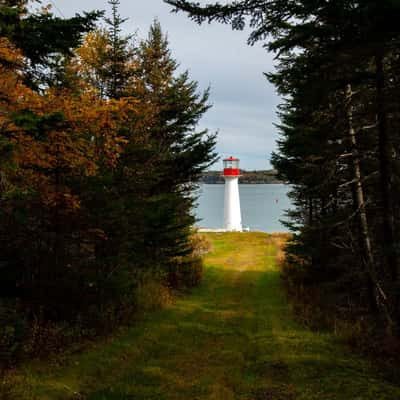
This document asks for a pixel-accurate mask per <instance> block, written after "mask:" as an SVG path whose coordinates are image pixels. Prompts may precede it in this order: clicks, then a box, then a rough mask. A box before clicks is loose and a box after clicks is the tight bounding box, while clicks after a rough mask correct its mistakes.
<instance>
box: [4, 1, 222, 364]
mask: <svg viewBox="0 0 400 400" xmlns="http://www.w3.org/2000/svg"><path fill="white" fill-rule="evenodd" d="M110 4H111V5H112V7H113V15H112V18H111V19H110V20H108V24H109V26H110V29H109V30H106V29H101V28H96V29H95V30H91V29H92V28H94V25H93V23H94V19H95V18H96V16H98V15H99V14H98V13H89V14H86V15H85V17H78V16H77V17H75V19H71V20H61V19H58V18H55V17H53V16H52V14H51V13H50V12H49V10H48V9H45V10H43V12H42V13H41V14H30V13H29V12H28V11H27V9H26V5H27V4H26V2H24V1H21V2H15V4H14V2H8V1H7V2H6V6H5V7H4V8H2V9H1V10H0V34H1V37H0V168H1V170H0V247H1V249H2V251H1V254H0V320H2V318H3V320H4V318H5V317H4V315H11V314H10V313H8V314H7V313H5V312H4V310H5V309H8V310H10V307H11V309H12V310H14V311H13V313H14V314H15V313H16V314H15V315H16V317H15V318H16V319H15V320H14V321H10V320H9V319H7V318H8V317H7V318H6V320H4V321H5V322H4V321H3V325H4V326H8V328H7V329H5V330H4V332H3V331H0V359H1V353H2V349H3V347H4V346H6V344H7V343H8V345H7V346H8V347H9V348H13V349H14V350H15V349H17V348H18V346H16V345H15V344H16V343H17V342H18V340H17V334H16V332H17V329H16V328H15V327H16V326H17V325H18V326H21V324H22V325H24V324H25V323H27V324H28V325H27V326H28V328H27V329H28V330H29V321H33V320H34V321H40V324H47V323H49V321H52V323H57V322H58V321H66V322H67V323H68V324H77V323H78V321H79V324H80V325H81V326H83V327H85V328H90V329H95V330H96V331H97V332H99V331H101V330H103V329H111V328H112V326H114V325H115V324H116V323H118V322H119V321H122V320H124V319H128V318H129V317H130V315H131V312H132V310H134V309H135V290H136V288H137V287H138V285H140V284H141V282H142V277H143V276H146V277H147V278H146V279H149V277H150V278H151V279H157V281H159V282H160V283H162V284H165V285H167V284H169V285H171V284H173V285H175V287H178V286H180V285H185V284H189V285H192V284H194V283H196V281H197V280H198V278H199V276H200V272H199V271H200V270H199V268H200V261H199V259H197V258H196V257H192V250H193V246H192V243H193V242H192V240H191V238H190V235H191V226H192V224H193V222H194V218H193V216H192V214H191V212H192V211H191V208H192V205H193V199H192V189H193V188H194V182H195V181H196V179H198V178H199V176H200V173H201V172H202V171H203V170H204V169H205V168H206V167H207V166H208V165H209V164H210V163H211V162H213V161H214V159H215V154H214V152H213V148H214V145H215V137H214V136H213V135H208V134H207V132H197V131H196V124H197V123H198V121H199V119H200V117H201V116H202V114H203V113H204V112H205V111H206V110H207V109H208V108H209V106H208V104H207V92H206V93H204V94H198V92H197V84H196V83H195V82H191V81H190V80H189V78H188V74H187V73H185V74H181V75H179V74H177V72H176V65H177V64H176V62H175V61H174V60H173V59H172V57H171V54H170V51H169V50H168V48H167V45H168V44H167V41H166V39H165V37H164V36H163V34H162V32H161V27H160V26H159V24H158V23H155V24H154V26H153V27H152V28H151V31H150V36H149V39H148V40H147V41H143V42H142V43H141V45H140V46H139V48H137V49H136V50H135V51H134V48H133V45H132V43H131V42H130V38H124V37H121V36H120V35H121V24H122V23H123V22H124V21H123V20H122V19H121V18H120V17H119V16H118V8H117V6H118V1H112V2H110ZM57 27H58V28H60V30H59V32H58V33H57V34H55V37H54V38H52V39H51V40H49V42H48V43H47V44H46V47H43V46H42V41H43V38H45V37H47V36H46V35H50V32H52V30H53V29H56V28H57ZM89 30H91V31H90V32H88V31H89ZM24 32H25V33H26V32H31V33H32V35H33V36H32V37H33V38H34V39H35V38H36V36H35V35H36V34H37V38H36V39H37V40H36V39H35V40H33V41H32V43H31V44H30V45H29V44H28V43H26V42H25V41H24V40H23V37H25V36H24V35H25V33H24ZM58 34H59V35H60V36H61V38H59V39H60V40H56V38H57V35H58ZM83 36H85V37H84V38H83ZM53 39H54V41H53ZM56 54H57V55H58V56H57V60H59V61H60V60H61V61H60V63H59V62H53V61H55V58H54V57H55V55H56ZM44 70H46V77H44V76H42V75H41V73H40V72H41V71H44ZM49 77H50V78H51V79H50V80H49ZM192 271H195V272H194V273H192ZM14 314H12V315H14ZM21 321H23V323H22V322H21ZM27 321H28V322H27ZM17 322H18V323H17ZM7 332H8V333H7ZM10 332H11V333H10ZM3 333H4V335H3ZM2 335H3V336H2ZM2 346H3V347H2ZM7 346H6V347H7Z"/></svg>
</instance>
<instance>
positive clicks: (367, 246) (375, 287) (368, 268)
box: [345, 84, 393, 328]
mask: <svg viewBox="0 0 400 400" xmlns="http://www.w3.org/2000/svg"><path fill="white" fill-rule="evenodd" d="M352 96H353V92H352V88H351V85H350V84H348V85H347V86H346V91H345V106H346V118H347V129H348V131H347V136H348V141H349V143H350V146H351V153H352V164H353V165H352V166H353V174H354V177H353V178H354V187H353V190H354V192H355V200H356V205H357V209H358V215H359V221H360V232H361V242H362V244H363V246H362V249H363V253H364V254H363V260H364V265H365V274H366V279H367V288H368V290H369V292H370V299H369V301H370V306H371V308H372V309H377V307H378V306H379V308H380V309H381V310H382V311H383V313H384V316H385V319H386V321H387V323H388V325H389V327H390V328H391V327H392V325H393V322H392V319H391V316H390V312H389V310H388V307H387V297H386V295H385V293H384V292H383V290H382V288H381V286H380V284H379V281H378V278H377V276H376V271H375V261H374V255H373V252H372V241H371V236H370V231H369V225H368V218H367V212H366V207H365V198H364V190H363V186H362V175H361V167H360V157H359V153H358V146H357V137H356V134H355V131H354V126H353V107H352V104H351V102H352ZM371 292H372V293H371Z"/></svg>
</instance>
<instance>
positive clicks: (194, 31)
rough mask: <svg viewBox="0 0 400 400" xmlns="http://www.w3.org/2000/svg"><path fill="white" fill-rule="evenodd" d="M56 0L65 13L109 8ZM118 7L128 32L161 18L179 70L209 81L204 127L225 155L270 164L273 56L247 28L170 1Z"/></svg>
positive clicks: (102, 0) (97, 1) (129, 0)
mask: <svg viewBox="0 0 400 400" xmlns="http://www.w3.org/2000/svg"><path fill="white" fill-rule="evenodd" d="M54 2H55V4H56V5H57V8H58V9H59V10H60V11H61V12H62V13H63V14H64V15H65V16H71V15H74V14H75V13H76V12H81V11H82V10H85V11H89V10H92V9H106V10H108V9H109V5H108V4H107V2H106V0H85V1H84V2H83V1H81V0H54ZM202 2H203V3H204V1H202ZM206 2H207V1H206ZM54 12H55V13H57V12H58V11H57V10H54ZM120 12H121V14H122V16H123V17H125V18H129V20H128V21H127V22H126V23H125V26H124V28H125V31H126V33H134V32H137V33H138V36H139V38H145V37H146V36H147V32H148V28H149V26H150V25H151V23H152V22H153V20H154V18H157V19H158V20H159V21H160V23H161V26H162V28H163V30H164V31H165V32H167V33H168V38H169V42H170V48H171V50H172V55H173V57H174V58H175V59H176V60H177V61H178V62H179V63H180V70H181V71H184V70H188V71H189V73H190V78H191V79H193V80H196V81H198V82H199V89H200V90H204V89H206V88H207V87H208V86H210V87H211V96H210V102H211V103H212V104H213V108H212V109H211V110H210V111H209V112H208V113H207V115H206V116H205V117H204V118H203V119H202V121H201V123H200V128H208V129H209V130H210V131H211V132H212V131H216V130H219V139H218V145H217V150H218V151H219V152H220V153H221V155H222V156H226V155H230V154H235V155H236V156H238V157H239V158H241V159H242V166H243V168H246V169H265V168H268V167H270V165H269V161H268V156H269V155H270V153H271V152H272V151H274V150H276V144H275V140H276V138H277V137H276V129H275V127H274V125H273V123H274V122H276V115H275V114H276V105H277V104H278V103H279V98H278V96H277V95H276V93H275V91H274V88H273V86H272V85H271V84H269V83H268V82H267V80H266V79H265V77H264V76H263V74H262V73H263V72H267V71H272V70H273V56H272V55H271V54H269V53H268V52H266V51H265V50H264V49H263V48H262V47H261V45H256V46H252V47H251V46H248V45H247V44H246V40H247V36H248V31H247V32H246V31H244V32H241V31H232V30H231V28H230V26H227V25H221V24H211V25H209V24H205V25H201V26H199V25H197V24H195V23H194V22H192V21H191V20H189V19H188V18H187V17H186V16H185V14H183V13H178V14H174V13H171V7H170V6H169V5H167V4H165V3H164V2H163V1H162V0H146V1H142V0H121V8H120ZM245 164H246V165H245Z"/></svg>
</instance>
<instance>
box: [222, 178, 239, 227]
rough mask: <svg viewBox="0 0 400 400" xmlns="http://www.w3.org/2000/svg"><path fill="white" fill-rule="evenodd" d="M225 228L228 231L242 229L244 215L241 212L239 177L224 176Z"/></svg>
mask: <svg viewBox="0 0 400 400" xmlns="http://www.w3.org/2000/svg"><path fill="white" fill-rule="evenodd" d="M224 179H225V199H224V229H226V230H227V231H238V232H241V231H242V216H241V213H240V198H239V177H238V176H224Z"/></svg>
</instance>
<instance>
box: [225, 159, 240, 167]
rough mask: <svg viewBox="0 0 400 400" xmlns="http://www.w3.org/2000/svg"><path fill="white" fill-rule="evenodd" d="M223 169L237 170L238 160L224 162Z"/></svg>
mask: <svg viewBox="0 0 400 400" xmlns="http://www.w3.org/2000/svg"><path fill="white" fill-rule="evenodd" d="M224 168H232V169H237V168H239V160H225V161H224Z"/></svg>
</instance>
